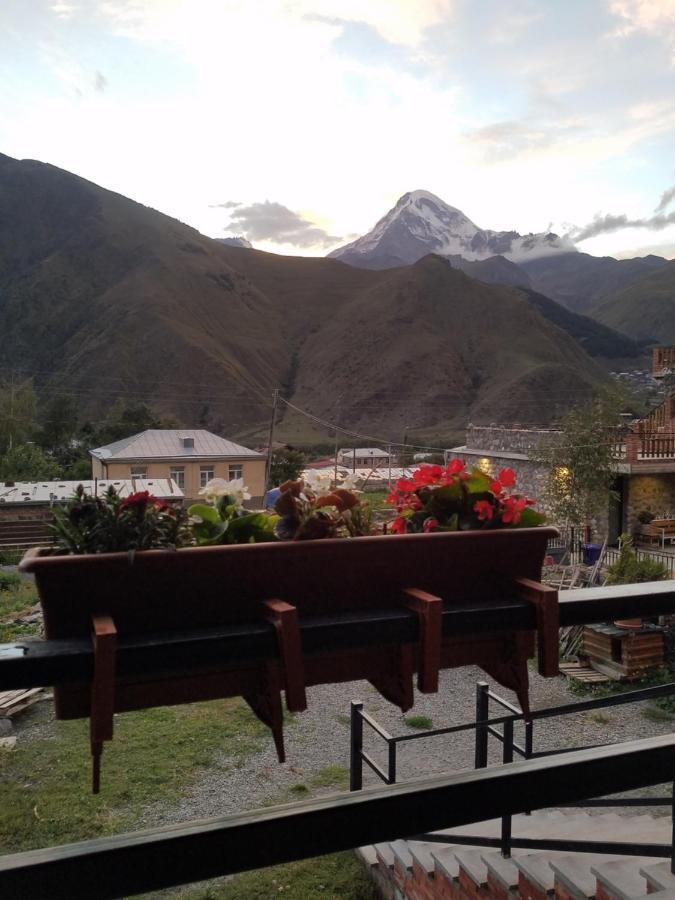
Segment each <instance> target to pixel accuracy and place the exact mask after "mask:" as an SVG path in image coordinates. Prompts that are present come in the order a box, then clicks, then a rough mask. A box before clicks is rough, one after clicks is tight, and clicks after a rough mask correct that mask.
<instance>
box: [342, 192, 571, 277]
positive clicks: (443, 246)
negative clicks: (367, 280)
mask: <svg viewBox="0 0 675 900" xmlns="http://www.w3.org/2000/svg"><path fill="white" fill-rule="evenodd" d="M575 250H576V248H575V246H574V244H573V243H572V242H571V241H570V240H569V239H568V238H566V237H562V238H561V237H558V235H555V234H551V233H549V234H528V235H525V236H521V235H520V234H518V232H516V231H491V230H486V229H482V228H479V227H478V226H477V225H475V224H474V223H473V222H472V221H471V219H469V218H468V216H466V215H465V214H464V213H463V212H462V211H461V210H460V209H457V208H456V207H454V206H450V205H449V204H448V203H445V201H444V200H441V199H440V197H437V196H436V195H435V194H432V193H431V192H430V191H425V190H415V191H409V192H408V193H405V194H403V195H402V196H401V197H399V199H398V200H397V202H396V205H395V206H394V207H393V208H392V209H390V210H389V212H388V213H387V214H386V215H385V216H383V217H382V218H381V219H380V220H379V222H378V223H377V224H376V225H375V227H374V228H373V229H372V231H369V232H368V234H366V235H364V236H363V237H360V238H358V239H357V240H355V241H352V242H351V243H350V244H346V245H345V246H344V247H339V248H338V249H337V250H333V251H332V252H331V253H330V254H329V256H332V257H335V258H337V259H342V260H343V261H344V262H348V263H351V264H352V265H356V266H359V265H360V266H365V267H366V268H388V267H390V266H396V265H402V264H411V263H414V262H416V261H417V260H418V259H420V258H421V257H422V256H425V255H426V254H428V253H436V254H439V255H441V256H461V257H462V258H464V259H466V260H483V259H488V258H489V257H491V256H496V255H500V256H503V257H505V258H506V259H508V260H510V261H512V262H520V261H523V260H526V259H535V258H537V257H539V256H551V255H554V254H557V253H569V252H574V251H575Z"/></svg>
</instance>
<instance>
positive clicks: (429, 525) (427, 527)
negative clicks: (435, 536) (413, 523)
mask: <svg viewBox="0 0 675 900" xmlns="http://www.w3.org/2000/svg"><path fill="white" fill-rule="evenodd" d="M434 528H438V519H434V518H432V517H431V516H430V517H429V518H428V519H425V520H424V523H423V525H422V530H423V531H424V532H425V534H428V533H429V532H430V531H433V529H434Z"/></svg>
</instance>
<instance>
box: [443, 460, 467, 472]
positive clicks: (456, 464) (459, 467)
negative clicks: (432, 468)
mask: <svg viewBox="0 0 675 900" xmlns="http://www.w3.org/2000/svg"><path fill="white" fill-rule="evenodd" d="M463 470H464V463H463V462H462V460H461V459H453V460H450V462H449V463H448V464H447V466H446V467H445V471H446V472H447V473H448V475H459V473H460V472H462V471H463Z"/></svg>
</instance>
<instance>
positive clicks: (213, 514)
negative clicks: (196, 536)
mask: <svg viewBox="0 0 675 900" xmlns="http://www.w3.org/2000/svg"><path fill="white" fill-rule="evenodd" d="M188 515H189V516H199V518H200V519H203V520H204V522H212V523H213V524H214V525H216V524H217V523H218V522H220V516H219V515H218V510H217V509H216V508H215V507H214V506H207V505H206V504H205V503H195V504H193V505H192V506H190V507H189V508H188Z"/></svg>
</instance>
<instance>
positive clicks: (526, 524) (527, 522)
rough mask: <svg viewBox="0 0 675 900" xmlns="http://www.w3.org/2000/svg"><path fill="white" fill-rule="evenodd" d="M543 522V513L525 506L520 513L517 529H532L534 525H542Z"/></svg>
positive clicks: (544, 519)
mask: <svg viewBox="0 0 675 900" xmlns="http://www.w3.org/2000/svg"><path fill="white" fill-rule="evenodd" d="M545 521H546V516H545V515H544V514H543V513H540V512H539V511H538V510H536V509H532V507H531V506H526V507H525V509H524V510H523V511H522V513H521V516H520V521H519V522H518V525H517V527H518V528H534V527H535V526H536V525H543V524H544V522H545Z"/></svg>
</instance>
